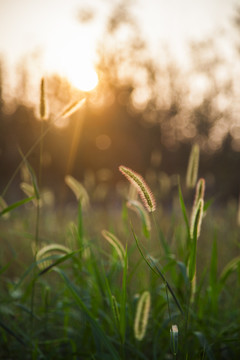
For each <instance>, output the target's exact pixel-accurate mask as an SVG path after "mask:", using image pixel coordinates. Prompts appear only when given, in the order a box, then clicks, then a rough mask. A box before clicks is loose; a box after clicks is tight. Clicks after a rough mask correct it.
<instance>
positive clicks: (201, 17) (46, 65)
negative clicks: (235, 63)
mask: <svg viewBox="0 0 240 360" xmlns="http://www.w3.org/2000/svg"><path fill="white" fill-rule="evenodd" d="M117 3H119V1H113V0H88V1H87V0H68V1H67V0H0V39H1V41H0V54H2V55H3V56H4V59H5V63H6V67H7V69H8V72H9V74H11V75H9V79H10V80H9V81H12V80H11V76H12V78H14V74H15V71H14V69H15V68H16V64H18V63H19V62H21V61H22V62H24V63H26V64H28V67H29V68H32V71H33V73H34V74H35V75H34V76H35V77H37V76H38V77H41V76H42V74H43V73H48V72H53V71H56V72H59V73H60V74H61V75H64V76H66V77H68V78H69V79H70V81H71V79H73V78H76V75H77V78H82V79H83V78H84V76H85V75H86V74H88V78H91V76H92V81H93V83H94V76H95V75H94V61H95V54H96V45H97V43H98V41H99V40H102V38H101V37H102V36H103V33H104V26H105V23H106V18H107V16H109V14H110V12H111V9H112V7H113V5H114V4H117ZM237 4H238V0H235V1H233V0H167V1H166V0H148V1H146V0H132V1H131V6H130V9H131V10H132V13H133V14H134V16H136V19H137V22H138V24H139V26H140V29H141V32H142V34H141V35H142V36H143V37H144V38H145V39H146V40H147V41H148V42H149V44H150V47H151V49H153V50H155V51H156V53H157V49H158V47H159V45H160V44H162V43H163V42H166V43H168V45H169V47H170V49H171V50H172V52H173V53H175V54H176V56H177V57H178V58H179V59H180V60H184V58H185V57H186V49H187V47H186V44H187V42H188V41H189V40H192V39H195V40H197V39H203V38H204V37H206V36H209V35H211V34H213V33H214V31H217V30H218V29H226V28H228V27H229V26H230V22H231V19H232V17H233V15H234V8H235V7H234V6H236V5H237ZM85 6H86V7H87V8H88V9H93V10H96V13H95V16H94V19H93V21H92V22H89V23H87V24H81V23H80V22H79V20H78V16H77V15H78V11H79V10H80V9H84V8H85ZM34 59H35V60H34ZM36 59H39V60H38V62H36ZM33 60H34V61H33ZM79 64H81V66H79ZM80 68H81V72H79V73H77V71H80V70H77V69H80ZM34 69H35V71H34ZM9 70H10V71H9ZM36 70H37V71H36ZM36 74H37V75H36Z"/></svg>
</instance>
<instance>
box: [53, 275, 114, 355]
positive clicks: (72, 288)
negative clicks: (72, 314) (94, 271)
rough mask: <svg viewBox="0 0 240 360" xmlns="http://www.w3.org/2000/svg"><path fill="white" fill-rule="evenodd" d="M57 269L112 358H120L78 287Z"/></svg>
mask: <svg viewBox="0 0 240 360" xmlns="http://www.w3.org/2000/svg"><path fill="white" fill-rule="evenodd" d="M55 271H56V272H57V273H59V275H60V276H61V278H62V279H63V281H64V283H65V285H66V286H67V289H68V290H69V291H70V293H71V294H72V296H73V298H74V299H75V301H76V303H77V305H78V306H79V307H80V309H81V310H82V311H83V312H84V314H85V315H86V316H87V317H88V320H89V322H90V323H91V326H92V328H93V330H94V331H95V332H96V333H97V335H98V336H99V340H100V341H101V343H102V344H103V345H105V347H106V349H107V350H108V351H109V353H110V354H111V355H112V359H117V360H120V357H119V355H118V353H117V351H116V349H115V348H114V347H113V345H112V343H111V342H110V341H109V339H108V338H107V336H106V335H105V333H104V332H103V330H102V328H101V327H100V326H99V324H98V323H97V321H96V320H95V319H94V317H93V315H92V313H91V311H90V310H89V309H88V308H87V306H86V305H85V304H84V302H83V301H82V299H81V297H80V296H79V294H78V291H77V289H76V288H75V286H74V285H73V283H72V282H71V281H70V280H69V278H68V277H67V275H66V274H65V272H64V271H63V270H61V269H59V268H55Z"/></svg>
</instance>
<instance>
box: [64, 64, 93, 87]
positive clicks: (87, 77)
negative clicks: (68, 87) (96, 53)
mask: <svg viewBox="0 0 240 360" xmlns="http://www.w3.org/2000/svg"><path fill="white" fill-rule="evenodd" d="M66 77H67V79H68V80H69V82H70V83H71V84H72V85H73V86H74V87H76V88H77V89H79V90H82V91H86V92H88V91H91V90H93V89H94V88H95V87H96V86H97V84H98V76H97V73H96V71H95V70H94V68H93V67H90V66H86V67H84V66H81V64H79V65H78V68H77V67H76V68H71V67H69V69H67V70H66Z"/></svg>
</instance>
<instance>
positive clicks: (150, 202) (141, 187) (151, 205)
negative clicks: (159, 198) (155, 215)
mask: <svg viewBox="0 0 240 360" xmlns="http://www.w3.org/2000/svg"><path fill="white" fill-rule="evenodd" d="M119 170H120V172H121V173H122V174H123V175H124V176H125V177H126V178H127V179H128V181H130V183H131V184H133V186H135V187H136V189H137V191H138V193H139V195H140V197H141V199H142V201H143V204H144V206H145V208H146V209H147V210H148V211H149V212H153V211H155V210H156V201H155V198H154V196H153V194H152V192H151V190H150V188H149V186H148V185H147V184H146V182H145V180H144V179H143V177H142V176H141V175H139V174H138V173H137V172H135V171H133V170H131V169H130V168H128V167H126V166H123V165H121V166H119Z"/></svg>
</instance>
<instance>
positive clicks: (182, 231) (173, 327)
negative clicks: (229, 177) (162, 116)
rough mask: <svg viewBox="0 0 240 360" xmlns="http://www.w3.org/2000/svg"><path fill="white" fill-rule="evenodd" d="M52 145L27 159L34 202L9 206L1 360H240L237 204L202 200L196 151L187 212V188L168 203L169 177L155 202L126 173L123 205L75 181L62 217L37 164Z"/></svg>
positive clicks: (2, 265) (26, 189)
mask: <svg viewBox="0 0 240 360" xmlns="http://www.w3.org/2000/svg"><path fill="white" fill-rule="evenodd" d="M41 86H42V87H43V83H42V84H41ZM42 92H43V91H42ZM43 100H44V99H41V105H42V107H40V109H41V111H40V113H41V117H42V118H43V117H44V116H45V113H44V107H43V102H44V101H43ZM75 106H76V104H75V103H74V104H73V106H70V107H69V108H68V109H67V110H65V111H64V112H63V114H62V116H66V115H67V114H68V113H69V112H72V110H73V108H75ZM45 134H46V133H42V134H41V135H40V137H39V141H37V143H35V144H34V146H33V147H32V148H31V149H30V150H29V151H28V153H27V154H25V155H23V154H22V158H23V160H22V163H21V164H20V165H24V167H25V170H24V171H25V176H24V179H23V182H22V183H21V184H19V186H20V188H21V189H22V191H23V193H25V197H24V195H23V197H22V198H21V199H20V200H19V201H17V202H15V203H13V204H10V205H9V204H8V205H7V204H6V203H5V202H4V200H3V198H4V196H3V197H2V198H1V203H0V206H1V209H0V217H1V218H0V225H1V226H0V239H1V251H0V276H1V283H0V287H1V289H0V359H4V360H11V359H14V360H15V359H24V360H27V359H86V360H87V359H89V360H90V359H92V360H94V359H96V360H97V359H98V360H100V359H101V360H108V359H109V360H110V359H111V360H115V359H123V360H124V359H126V360H128V359H139V360H141V359H143V360H144V359H146V360H150V359H153V360H161V359H186V360H188V359H189V360H193V359H194V360H195V359H199V360H200V359H210V360H213V359H216V360H219V359H226V360H227V359H239V357H240V307H239V304H240V291H239V290H240V272H239V270H240V256H239V219H238V211H239V210H238V204H237V202H236V201H231V202H229V203H228V204H225V205H224V206H223V207H219V206H217V205H216V204H215V203H214V201H212V199H208V198H207V197H206V198H205V191H204V189H205V180H204V179H198V160H199V149H198V147H197V146H196V145H195V146H194V147H193V151H192V153H191V155H190V160H189V166H188V170H187V188H188V189H185V191H184V196H185V194H187V199H188V201H185V200H184V197H183V195H182V189H181V187H182V184H185V179H180V178H179V179H178V181H175V182H174V183H175V185H174V186H175V187H174V189H172V191H171V192H169V199H168V203H166V201H165V202H162V200H161V199H162V195H163V194H162V193H161V192H165V190H166V187H164V186H163V185H164V183H165V185H166V175H165V178H164V179H160V180H161V181H160V184H161V186H160V190H159V187H156V186H154V187H152V186H151V185H152V184H150V186H151V188H152V189H153V190H154V191H153V194H152V192H151V190H150V188H149V187H148V185H147V184H146V183H145V180H144V179H143V177H142V176H141V175H139V174H137V173H135V172H134V171H132V170H131V169H129V168H126V167H124V166H120V168H119V170H120V171H121V172H122V174H123V181H124V184H125V191H121V195H120V193H119V192H117V191H116V192H115V198H116V201H114V202H109V203H107V204H106V203H105V204H104V206H103V205H102V206H101V203H99V202H98V203H96V202H95V200H94V198H93V196H92V192H88V191H86V188H87V185H88V184H84V185H85V186H83V184H81V183H80V182H79V181H78V180H76V179H74V178H73V177H71V176H67V177H66V178H65V181H66V186H68V187H69V188H70V189H71V190H72V192H73V199H74V195H75V202H74V204H75V205H74V204H73V205H72V206H69V205H67V204H66V206H63V207H61V208H58V207H54V206H53V205H51V204H50V203H51V201H49V198H50V199H51V193H48V195H46V193H44V192H43V191H42V189H41V187H40V190H39V182H40V181H39V180H41V176H40V175H41V171H40V175H39V176H38V179H37V177H36V176H35V172H34V171H33V169H32V168H31V166H30V165H29V163H28V156H29V154H30V153H31V151H32V150H33V149H34V148H35V147H36V146H37V145H39V144H40V160H41V149H42V147H41V145H42V143H41V139H43V137H44V135H45ZM20 165H19V167H18V168H17V169H16V171H15V173H14V174H13V177H12V178H11V179H10V180H9V182H8V184H7V186H6V188H5V189H4V192H3V195H4V194H5V193H6V191H7V190H8V191H10V190H11V182H12V180H13V178H14V177H15V176H16V174H17V173H18V171H19V170H20V169H21V166H20ZM119 165H120V164H119ZM23 174H24V172H23ZM124 176H125V177H126V178H127V179H126V178H124ZM163 180H164V181H163ZM207 185H208V184H206V188H207ZM184 187H185V186H184ZM122 190H123V189H122ZM186 190H187V191H186ZM138 195H140V196H138ZM155 198H156V201H155ZM165 200H166V199H165ZM164 204H165V205H164ZM166 204H167V205H166Z"/></svg>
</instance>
